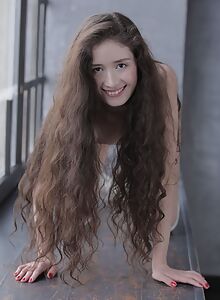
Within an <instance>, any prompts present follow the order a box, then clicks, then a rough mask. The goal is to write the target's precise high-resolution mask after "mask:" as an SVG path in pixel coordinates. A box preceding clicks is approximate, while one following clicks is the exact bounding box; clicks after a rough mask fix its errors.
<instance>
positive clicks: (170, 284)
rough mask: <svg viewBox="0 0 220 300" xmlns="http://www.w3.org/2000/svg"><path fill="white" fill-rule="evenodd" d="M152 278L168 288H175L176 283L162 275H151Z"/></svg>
mask: <svg viewBox="0 0 220 300" xmlns="http://www.w3.org/2000/svg"><path fill="white" fill-rule="evenodd" d="M152 278H153V279H154V280H157V281H162V282H163V283H165V284H166V285H168V286H170V287H176V286H177V283H176V281H175V280H173V279H171V278H170V277H168V276H166V275H164V274H161V273H160V274H157V275H152Z"/></svg>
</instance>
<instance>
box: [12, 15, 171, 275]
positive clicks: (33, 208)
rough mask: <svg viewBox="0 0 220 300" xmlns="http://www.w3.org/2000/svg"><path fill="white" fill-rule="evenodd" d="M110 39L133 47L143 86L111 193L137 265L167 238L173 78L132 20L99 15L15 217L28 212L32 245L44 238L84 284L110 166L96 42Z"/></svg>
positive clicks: (59, 95) (61, 92) (120, 146)
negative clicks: (99, 116)
mask: <svg viewBox="0 0 220 300" xmlns="http://www.w3.org/2000/svg"><path fill="white" fill-rule="evenodd" d="M106 39H111V40H114V41H117V42H119V43H122V44H123V45H126V46H127V47H129V49H130V50H131V51H132V53H133V55H134V58H135V61H136V65H137V72H138V80H137V85H136V88H135V90H134V92H133V94H132V96H131V98H130V99H129V101H128V103H127V104H126V105H127V106H128V113H127V123H128V125H127V130H126V132H125V133H124V134H123V135H122V136H121V138H120V139H119V140H118V142H117V145H116V146H117V161H116V164H115V166H114V168H113V170H112V173H113V183H112V186H111V188H110V191H109V197H108V201H109V204H110V207H111V212H112V215H111V218H112V221H113V224H114V226H115V227H116V229H117V232H118V230H119V229H120V230H121V231H122V233H123V236H124V243H123V245H124V248H125V251H126V247H127V243H128V242H129V243H130V245H132V249H133V254H132V258H131V262H132V261H133V258H134V257H137V258H139V262H140V265H142V266H144V263H145V262H147V261H148V260H149V255H150V252H151V250H152V244H153V243H154V242H155V241H159V240H161V236H160V235H159V233H158V230H157V226H158V224H159V222H160V221H161V220H162V218H163V217H164V215H163V212H162V210H161V208H160V200H161V199H162V198H163V197H165V196H166V190H165V183H164V182H166V183H167V180H166V178H165V173H166V172H165V161H166V158H167V155H168V147H167V143H166V138H165V137H166V122H167V120H172V117H171V109H170V104H169V99H168V96H167V91H166V82H165V81H166V80H165V76H163V75H162V73H161V72H160V71H159V70H158V67H157V66H156V62H155V60H154V59H153V56H152V54H151V52H150V50H149V48H148V46H147V44H146V42H145V41H144V39H143V37H142V36H141V34H140V32H139V31H138V29H137V27H136V26H135V24H134V23H133V22H132V21H131V20H130V19H129V18H127V17H126V16H124V15H122V14H121V13H118V12H114V13H107V14H98V15H94V16H92V17H90V18H88V19H87V21H86V22H85V23H84V25H83V26H82V27H81V29H80V31H79V33H78V34H77V35H76V37H75V39H74V41H73V43H72V45H71V47H70V50H69V53H68V55H67V58H66V61H65V64H64V68H63V72H62V74H61V76H60V79H59V83H58V86H57V90H56V92H55V96H54V102H53V106H52V107H51V108H50V110H49V112H48V114H47V117H46V119H45V120H44V122H43V126H42V128H41V130H40V133H39V135H38V137H37V139H36V142H35V147H34V150H33V152H32V153H31V155H30V156H29V158H28V160H27V165H26V171H25V173H24V175H23V177H22V178H21V180H20V183H19V186H18V189H19V196H18V198H17V200H16V204H15V213H17V212H21V215H22V218H23V220H24V222H25V223H27V228H28V232H29V235H30V244H29V248H28V250H31V249H37V248H38V247H39V245H38V244H37V242H36V241H37V238H36V237H37V233H38V234H41V237H42V239H43V242H44V249H43V250H42V251H41V253H42V256H45V255H47V254H48V253H50V252H53V251H55V250H58V252H59V254H60V261H59V262H61V261H62V260H63V259H64V258H67V261H68V264H67V267H66V269H65V271H68V272H69V274H70V275H71V277H72V278H73V279H75V280H79V275H80V273H81V272H82V271H83V270H84V269H86V268H87V267H88V264H89V261H90V260H91V257H92V255H93V254H94V253H95V251H96V250H97V247H98V236H97V229H98V227H99V225H100V216H99V203H100V201H99V196H100V193H99V192H100V186H99V179H100V173H101V163H100V159H99V153H98V146H97V143H96V140H95V135H94V130H93V129H94V128H93V114H94V113H95V111H96V110H97V109H98V107H99V104H100V101H101V98H100V95H99V94H98V91H97V87H96V84H95V81H94V78H93V77H94V76H93V74H92V70H91V64H92V49H93V47H94V46H95V45H97V44H99V43H101V42H102V41H104V40H106ZM15 225H16V221H15ZM16 226H17V225H16ZM38 250H39V249H38ZM126 253H127V252H126ZM127 259H128V256H127ZM128 261H129V259H128ZM63 274H64V273H61V278H62V279H63V280H64V275H63ZM64 281H65V280H64Z"/></svg>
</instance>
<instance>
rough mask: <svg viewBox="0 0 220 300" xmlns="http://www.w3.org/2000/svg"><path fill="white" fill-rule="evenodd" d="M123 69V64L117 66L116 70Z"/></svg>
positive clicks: (124, 65)
mask: <svg viewBox="0 0 220 300" xmlns="http://www.w3.org/2000/svg"><path fill="white" fill-rule="evenodd" d="M125 67H127V65H126V64H123V63H120V64H118V65H117V69H124V68H125Z"/></svg>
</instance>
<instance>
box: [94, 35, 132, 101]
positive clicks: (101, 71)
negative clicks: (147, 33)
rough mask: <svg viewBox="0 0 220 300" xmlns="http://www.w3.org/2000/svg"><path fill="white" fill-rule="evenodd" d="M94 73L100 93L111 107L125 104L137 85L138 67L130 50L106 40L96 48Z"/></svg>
mask: <svg viewBox="0 0 220 300" xmlns="http://www.w3.org/2000/svg"><path fill="white" fill-rule="evenodd" d="M92 55H93V61H92V72H93V76H94V78H95V81H96V84H97V88H98V91H99V93H100V94H101V95H102V96H103V98H104V100H105V102H106V103H107V104H108V105H110V106H121V105H123V104H125V103H126V102H127V101H128V99H129V98H130V96H131V95H132V93H133V91H134V89H135V86H136V84H137V66H136V62H135V58H134V56H133V53H132V52H131V51H130V49H129V48H128V47H126V46H124V45H123V44H121V43H119V42H115V41H113V40H106V41H104V42H102V43H101V44H99V45H96V46H94V48H93V51H92Z"/></svg>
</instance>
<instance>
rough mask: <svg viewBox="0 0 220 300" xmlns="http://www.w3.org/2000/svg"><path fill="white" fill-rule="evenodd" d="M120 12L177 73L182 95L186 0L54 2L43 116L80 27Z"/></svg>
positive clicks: (50, 14) (51, 3) (48, 31)
mask: <svg viewBox="0 0 220 300" xmlns="http://www.w3.org/2000/svg"><path fill="white" fill-rule="evenodd" d="M106 11H119V12H122V13H124V14H126V15H128V16H129V17H130V18H131V19H132V20H133V21H134V22H135V23H136V25H137V26H138V27H139V29H140V31H141V33H142V34H143V36H144V38H145V39H146V41H148V42H149V45H150V48H151V50H152V51H153V53H154V55H155V57H156V58H158V59H160V60H162V61H164V62H166V63H168V64H170V65H171V66H172V67H173V68H174V69H175V70H176V72H177V75H178V80H179V86H180V94H181V87H182V77H183V59H184V38H185V36H184V34H185V22H186V0H178V1H176V0H167V1H164V0H156V1H155V0H139V1H134V0H127V1H122V0H121V1H118V0H111V1H109V0H102V1H98V0H90V1H87V0H80V1H79V0H78V1H73V0H63V1H60V0H51V1H49V5H48V10H47V27H46V28H47V29H46V66H45V67H46V70H45V71H46V75H47V76H48V84H47V86H46V90H45V106H44V115H45V114H46V112H47V111H48V107H49V106H50V104H51V101H52V100H51V99H52V94H53V90H54V85H55V82H56V80H57V74H58V72H60V70H61V68H62V62H63V59H64V55H65V54H66V51H67V48H68V46H69V45H70V43H71V41H72V39H73V37H74V34H75V33H76V32H77V30H78V28H79V26H80V24H81V23H82V22H83V20H84V19H85V18H87V17H88V16H89V15H93V14H96V13H101V12H106Z"/></svg>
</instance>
